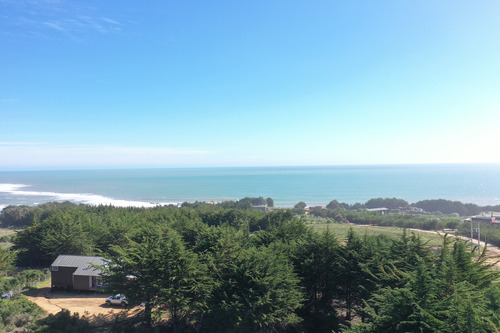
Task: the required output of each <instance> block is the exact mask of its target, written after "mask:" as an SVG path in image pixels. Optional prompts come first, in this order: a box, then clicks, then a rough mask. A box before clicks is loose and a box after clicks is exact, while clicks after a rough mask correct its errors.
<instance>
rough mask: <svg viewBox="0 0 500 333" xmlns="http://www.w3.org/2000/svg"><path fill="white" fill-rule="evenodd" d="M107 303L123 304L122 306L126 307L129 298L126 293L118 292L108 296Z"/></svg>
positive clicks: (109, 304)
mask: <svg viewBox="0 0 500 333" xmlns="http://www.w3.org/2000/svg"><path fill="white" fill-rule="evenodd" d="M106 304H107V305H108V306H111V305H121V306H122V307H126V306H127V305H128V300H127V297H125V295H122V294H116V295H115V296H109V297H108V298H106Z"/></svg>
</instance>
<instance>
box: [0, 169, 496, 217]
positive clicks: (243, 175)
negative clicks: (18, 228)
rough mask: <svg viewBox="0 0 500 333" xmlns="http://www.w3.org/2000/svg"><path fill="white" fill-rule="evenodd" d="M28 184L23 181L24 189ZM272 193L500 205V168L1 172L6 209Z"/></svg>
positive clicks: (278, 200) (324, 199) (294, 197)
mask: <svg viewBox="0 0 500 333" xmlns="http://www.w3.org/2000/svg"><path fill="white" fill-rule="evenodd" d="M21 185H23V186H21ZM246 196H251V197H256V196H263V197H271V198H273V199H274V201H275V204H276V205H277V206H282V207H290V206H293V205H294V204H295V203H297V202H299V201H304V202H306V203H307V204H308V205H326V204H327V203H328V202H330V201H331V200H333V199H336V200H338V201H343V202H347V203H355V202H361V203H364V202H366V201H367V200H368V199H370V198H376V197H397V198H402V199H405V200H407V201H409V202H416V201H419V200H424V199H448V200H458V201H462V202H464V203H465V202H470V203H476V204H479V205H498V204H500V165H498V164H489V165H404V166H401V165H399V166H331V167H261V168H257V167H252V168H199V169H195V168H191V169H136V170H79V171H19V172H12V171H9V172H0V208H3V207H5V206H6V205H11V204H28V205H34V204H38V203H43V202H47V201H56V200H57V201H61V200H70V201H75V202H83V203H90V204H99V203H104V204H114V205H119V206H129V205H130V206H142V205H144V206H148V205H154V204H156V203H181V202H184V201H196V200H202V201H216V202H217V201H222V200H237V199H240V198H243V197H246Z"/></svg>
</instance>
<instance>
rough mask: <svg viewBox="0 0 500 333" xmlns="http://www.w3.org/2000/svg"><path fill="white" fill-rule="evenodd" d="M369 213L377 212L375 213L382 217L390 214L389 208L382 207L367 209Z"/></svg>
mask: <svg viewBox="0 0 500 333" xmlns="http://www.w3.org/2000/svg"><path fill="white" fill-rule="evenodd" d="M366 211H367V212H375V213H380V214H382V215H385V214H387V213H388V212H389V208H385V207H380V208H367V209H366Z"/></svg>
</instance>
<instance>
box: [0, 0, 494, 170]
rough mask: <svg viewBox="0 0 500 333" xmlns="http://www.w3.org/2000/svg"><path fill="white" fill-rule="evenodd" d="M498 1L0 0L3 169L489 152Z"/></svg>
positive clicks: (441, 157)
mask: <svg viewBox="0 0 500 333" xmlns="http://www.w3.org/2000/svg"><path fill="white" fill-rule="evenodd" d="M499 17H500V2H498V1H479V2H475V1H474V2H472V1H382V0H381V1H372V2H367V1H314V2H310V1H309V2H305V1H246V2H238V1H216V2H207V1H171V2H167V1H147V2H137V1H65V0H40V1H32V0H24V1H20V0H0V49H1V51H0V170H12V169H14V170H15V169H59V168H114V167H126V168H128V167H198V166H199V167H204V166H270V165H337V164H400V163H464V162H480V163H500V152H499V151H498V147H499V145H500V130H499V129H498V125H499V124H500V61H499V59H500V43H499V42H498V41H500V19H499Z"/></svg>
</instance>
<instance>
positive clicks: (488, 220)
mask: <svg viewBox="0 0 500 333" xmlns="http://www.w3.org/2000/svg"><path fill="white" fill-rule="evenodd" d="M470 220H471V221H472V222H486V223H495V222H497V221H496V217H495V216H493V215H492V216H487V215H478V216H472V217H471V218H470Z"/></svg>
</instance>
